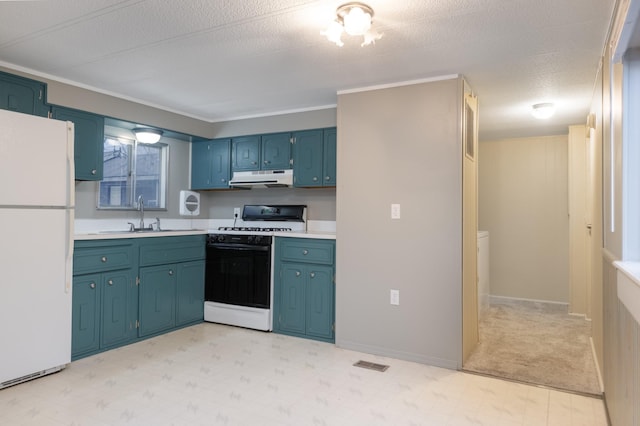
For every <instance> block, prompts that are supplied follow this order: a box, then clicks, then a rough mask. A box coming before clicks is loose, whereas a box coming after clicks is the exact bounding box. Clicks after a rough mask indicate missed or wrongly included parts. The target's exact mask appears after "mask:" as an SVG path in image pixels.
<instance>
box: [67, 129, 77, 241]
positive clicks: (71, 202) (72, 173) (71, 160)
mask: <svg viewBox="0 0 640 426" xmlns="http://www.w3.org/2000/svg"><path fill="white" fill-rule="evenodd" d="M74 129H75V127H74V124H73V122H71V121H67V173H68V174H69V176H68V185H69V186H68V191H69V193H68V195H67V207H71V208H73V207H75V205H76V190H75V183H76V167H75V166H76V164H75V154H74V146H75V139H74V131H75V130H74ZM71 225H73V222H72V223H71ZM71 229H73V226H72V227H71Z"/></svg>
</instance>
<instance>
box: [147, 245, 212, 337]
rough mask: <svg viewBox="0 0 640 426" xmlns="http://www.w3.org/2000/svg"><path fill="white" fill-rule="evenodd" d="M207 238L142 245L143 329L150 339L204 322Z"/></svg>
mask: <svg viewBox="0 0 640 426" xmlns="http://www.w3.org/2000/svg"><path fill="white" fill-rule="evenodd" d="M205 250H206V248H205V236H204V235H194V236H185V237H159V238H144V239H141V241H140V284H139V292H140V305H139V306H140V329H139V336H140V337H147V336H152V335H155V334H159V333H162V332H166V331H169V330H171V329H174V328H176V327H182V326H185V325H189V324H195V323H198V322H202V321H203V320H204V268H205Z"/></svg>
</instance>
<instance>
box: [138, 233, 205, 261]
mask: <svg viewBox="0 0 640 426" xmlns="http://www.w3.org/2000/svg"><path fill="white" fill-rule="evenodd" d="M204 258H205V239H204V235H194V236H188V237H164V238H147V239H146V240H145V241H144V242H141V243H140V266H149V265H164V264H167V263H177V262H186V261H190V260H202V259H204Z"/></svg>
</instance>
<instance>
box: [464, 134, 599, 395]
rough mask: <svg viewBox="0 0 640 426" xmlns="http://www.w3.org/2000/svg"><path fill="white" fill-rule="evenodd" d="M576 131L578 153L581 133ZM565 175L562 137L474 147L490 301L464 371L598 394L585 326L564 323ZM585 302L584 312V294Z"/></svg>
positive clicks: (567, 289) (572, 318)
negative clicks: (487, 237)
mask: <svg viewBox="0 0 640 426" xmlns="http://www.w3.org/2000/svg"><path fill="white" fill-rule="evenodd" d="M575 127H577V128H581V129H580V130H581V132H582V133H581V135H582V141H583V148H584V141H585V137H584V135H585V126H575ZM574 130H575V129H574ZM584 162H586V157H583V163H584ZM570 168H571V163H570V162H569V136H567V135H559V136H546V137H532V138H517V139H506V140H498V141H483V142H481V143H480V144H479V164H478V169H479V173H478V175H479V194H478V198H479V229H480V230H482V231H489V235H490V237H491V238H490V241H491V245H490V259H491V260H490V271H491V273H490V283H489V287H490V295H491V296H490V305H489V308H488V309H486V310H484V311H485V312H482V311H481V312H482V313H481V314H480V315H479V336H480V342H479V344H478V346H477V348H476V350H475V351H474V352H473V353H472V354H471V355H470V356H469V358H468V359H467V360H466V362H465V363H464V367H463V368H464V369H465V370H468V371H474V372H478V373H481V374H489V375H494V376H497V377H503V378H507V379H512V380H518V381H523V382H527V383H534V384H540V385H546V386H551V387H556V388H561V389H567V390H572V391H576V392H583V393H589V394H599V393H600V392H599V390H600V386H599V380H598V377H597V373H596V369H595V363H594V361H593V356H592V353H591V343H590V335H591V330H590V322H589V321H587V320H586V316H585V314H582V315H581V316H580V315H570V314H569V312H572V313H573V312H574V311H572V309H573V306H572V303H573V302H572V300H574V299H575V298H574V296H573V295H572V294H573V293H575V291H576V289H574V288H573V286H570V285H569V282H570V277H571V275H572V274H571V271H570V269H571V268H570V265H571V264H572V261H571V257H570V241H572V240H571V238H570V233H571V232H570V209H571V204H570V201H571V191H570V189H569V188H570V185H569V182H570V181H569V174H570V171H569V169H570ZM583 176H584V177H586V175H583ZM584 192H585V191H584V190H583V191H582V194H583V195H584ZM584 204H585V203H583V210H584ZM582 229H583V231H584V230H585V229H586V228H585V225H584V223H583V224H582ZM584 247H585V251H584V254H585V256H586V243H585V245H584ZM584 268H585V269H584V270H585V271H586V268H587V265H586V264H585V265H584ZM583 287H584V288H585V289H586V288H588V281H587V280H586V276H585V279H584V280H583ZM581 297H582V298H583V299H584V303H583V305H585V306H586V303H587V302H586V299H587V297H588V296H587V295H586V290H584V291H583V294H582V295H581ZM565 372H566V373H567V374H564V373H565ZM562 376H566V377H565V378H564V379H563V377H562Z"/></svg>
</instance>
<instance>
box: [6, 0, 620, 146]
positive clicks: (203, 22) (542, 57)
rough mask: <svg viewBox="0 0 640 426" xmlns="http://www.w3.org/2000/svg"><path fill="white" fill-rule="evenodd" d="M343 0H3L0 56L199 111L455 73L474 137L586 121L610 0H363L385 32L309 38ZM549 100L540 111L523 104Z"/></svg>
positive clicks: (223, 111)
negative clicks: (336, 39)
mask: <svg viewBox="0 0 640 426" xmlns="http://www.w3.org/2000/svg"><path fill="white" fill-rule="evenodd" d="M342 3H343V2H342V1H312V0H243V1H240V0H188V1H176V0H91V1H86V0H49V1H0V64H2V65H5V66H7V67H9V68H15V69H20V70H23V71H30V72H32V73H34V74H36V75H42V76H45V77H49V78H53V79H58V80H61V81H65V82H72V83H75V84H78V85H80V86H83V87H89V88H93V89H97V90H99V91H101V92H106V93H110V94H113V95H116V96H120V97H124V98H127V99H132V100H135V101H138V102H142V103H145V104H148V105H153V106H157V107H160V108H163V109H166V110H169V111H174V112H179V113H182V114H185V115H188V116H191V117H196V118H200V119H204V120H207V121H223V120H229V119H235V118H244V117H254V116H263V115H271V114H277V113H283V112H290V111H298V110H306V109H316V108H322V107H326V106H333V105H335V104H336V101H337V95H336V92H337V91H340V90H347V89H353V88H358V87H365V86H372V85H380V84H389V83H396V82H402V81H411V80H419V79H425V78H431V77H437V76H442V75H449V74H462V75H464V76H465V78H466V79H467V81H468V82H469V83H470V85H471V87H472V88H473V90H474V91H475V92H476V94H477V95H478V96H479V101H480V121H479V123H480V137H481V140H486V139H493V138H500V137H522V136H532V135H542V134H558V133H564V132H566V131H567V130H566V127H567V126H568V125H570V124H582V123H584V122H585V120H586V115H587V113H588V110H589V105H590V100H591V96H592V93H593V87H594V83H595V76H596V70H597V66H598V61H599V58H600V55H601V53H602V48H603V44H604V41H605V38H606V34H607V31H608V26H609V21H610V19H611V14H612V11H613V7H614V3H615V0H404V1H397V0H396V1H392V0H369V1H367V3H368V4H369V5H370V6H371V7H373V9H374V11H375V16H374V26H375V28H376V29H377V30H378V31H379V32H383V33H384V37H383V38H382V39H381V40H379V41H378V42H376V44H375V45H374V46H368V47H360V41H359V39H357V38H350V37H348V36H346V37H343V41H344V42H345V45H344V47H342V48H339V47H337V46H336V45H335V44H332V43H330V42H328V41H327V40H326V39H325V38H324V37H322V36H321V35H320V31H322V30H324V29H325V27H326V25H327V23H328V22H329V21H330V20H331V19H333V17H335V10H336V8H337V7H338V6H339V5H340V4H342ZM548 101H550V102H554V103H556V105H557V107H558V112H557V113H556V116H555V117H554V118H553V119H551V120H549V121H546V122H542V121H538V120H535V119H533V118H532V117H531V115H530V114H529V109H530V106H531V105H532V104H534V103H538V102H548Z"/></svg>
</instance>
